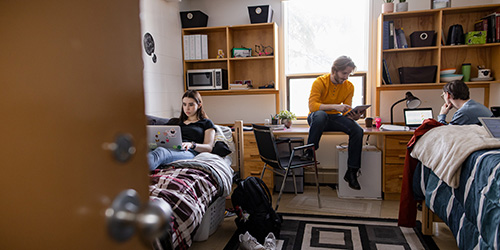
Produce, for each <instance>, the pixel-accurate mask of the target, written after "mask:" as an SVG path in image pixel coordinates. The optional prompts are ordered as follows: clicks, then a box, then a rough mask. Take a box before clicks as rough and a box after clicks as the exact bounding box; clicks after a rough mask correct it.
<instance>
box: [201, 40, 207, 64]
mask: <svg viewBox="0 0 500 250" xmlns="http://www.w3.org/2000/svg"><path fill="white" fill-rule="evenodd" d="M201 59H208V35H201Z"/></svg>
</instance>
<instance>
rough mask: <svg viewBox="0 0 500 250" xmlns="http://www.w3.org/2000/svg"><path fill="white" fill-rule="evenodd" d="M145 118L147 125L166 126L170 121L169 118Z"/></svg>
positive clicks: (149, 116)
mask: <svg viewBox="0 0 500 250" xmlns="http://www.w3.org/2000/svg"><path fill="white" fill-rule="evenodd" d="M146 118H147V120H148V125H166V124H167V123H168V121H169V120H170V119H169V118H162V117H157V116H152V115H146Z"/></svg>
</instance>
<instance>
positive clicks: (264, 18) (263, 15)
mask: <svg viewBox="0 0 500 250" xmlns="http://www.w3.org/2000/svg"><path fill="white" fill-rule="evenodd" d="M273 13H274V10H273V9H272V8H271V6H270V5H258V6H248V16H249V17H250V23H270V22H272V21H273Z"/></svg>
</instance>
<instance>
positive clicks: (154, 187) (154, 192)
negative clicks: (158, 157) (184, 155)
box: [149, 158, 232, 249]
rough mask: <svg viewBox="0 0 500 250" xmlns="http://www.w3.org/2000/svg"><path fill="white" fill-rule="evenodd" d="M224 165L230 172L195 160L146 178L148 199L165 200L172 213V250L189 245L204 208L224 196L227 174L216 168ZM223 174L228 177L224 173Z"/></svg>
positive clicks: (180, 163)
mask: <svg viewBox="0 0 500 250" xmlns="http://www.w3.org/2000/svg"><path fill="white" fill-rule="evenodd" d="M220 159H222V158H220ZM226 165H227V167H228V168H229V169H231V167H230V164H229V163H225V164H219V165H217V164H213V163H211V164H208V163H206V162H203V161H200V160H196V158H195V159H193V160H182V161H176V162H173V163H170V164H169V165H168V166H167V168H165V169H161V170H157V171H156V172H155V173H154V174H152V175H151V176H150V180H151V183H150V187H149V192H150V197H153V198H155V197H158V198H161V199H163V200H165V201H166V202H167V203H168V204H170V206H171V207H172V210H173V213H174V214H173V216H174V218H173V219H174V220H173V225H172V230H173V232H172V245H173V247H174V249H187V248H189V247H190V246H191V244H192V237H193V236H194V235H195V233H196V230H197V229H198V226H199V225H200V224H201V221H202V219H203V215H204V214H205V212H206V210H207V208H208V206H209V205H210V204H211V203H212V202H213V201H215V199H217V198H218V197H219V196H221V195H224V194H225V193H227V191H225V190H224V189H225V188H224V183H226V182H228V181H229V182H230V180H231V179H229V180H227V179H228V176H229V172H227V170H224V171H221V170H220V169H217V167H220V166H226ZM226 172H227V173H228V174H224V173H226ZM230 172H232V171H230ZM231 177H232V176H231ZM166 237H169V236H166ZM165 242H167V241H165Z"/></svg>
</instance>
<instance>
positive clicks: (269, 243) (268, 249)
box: [264, 232, 276, 250]
mask: <svg viewBox="0 0 500 250" xmlns="http://www.w3.org/2000/svg"><path fill="white" fill-rule="evenodd" d="M264 249H265V250H276V237H275V236H274V234H273V233H272V232H271V233H269V234H268V235H267V237H266V238H265V239H264Z"/></svg>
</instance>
